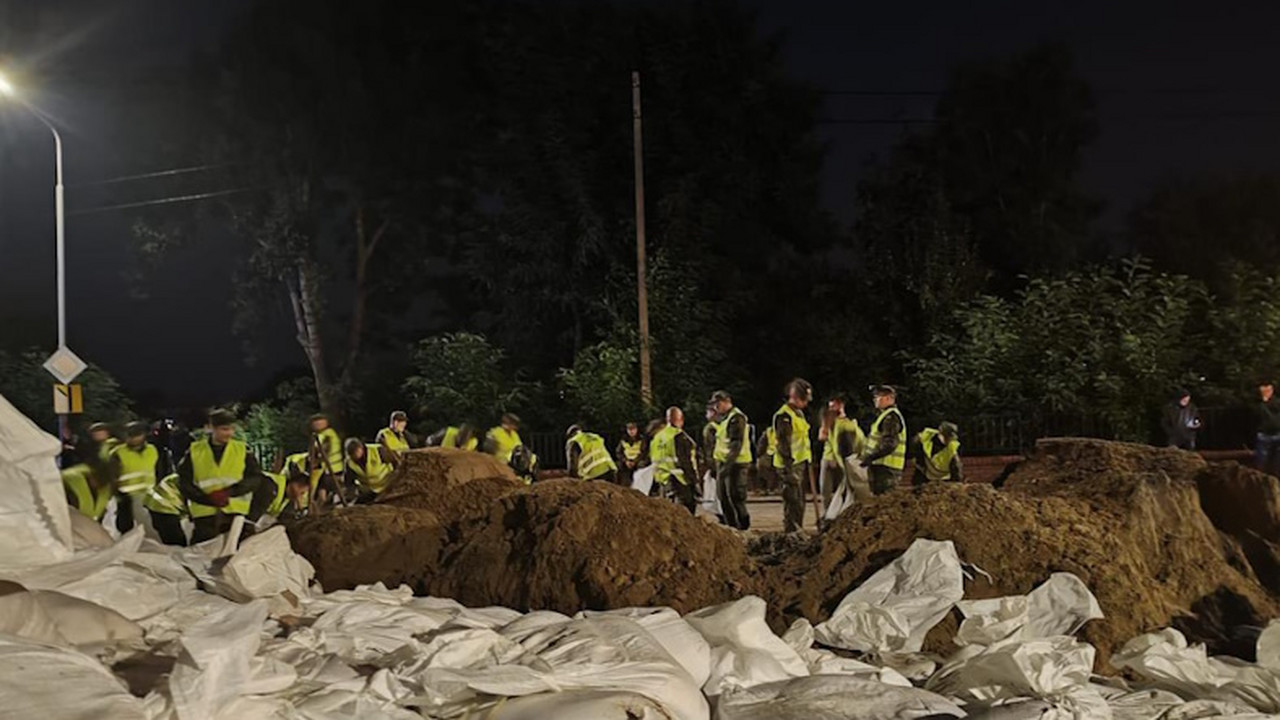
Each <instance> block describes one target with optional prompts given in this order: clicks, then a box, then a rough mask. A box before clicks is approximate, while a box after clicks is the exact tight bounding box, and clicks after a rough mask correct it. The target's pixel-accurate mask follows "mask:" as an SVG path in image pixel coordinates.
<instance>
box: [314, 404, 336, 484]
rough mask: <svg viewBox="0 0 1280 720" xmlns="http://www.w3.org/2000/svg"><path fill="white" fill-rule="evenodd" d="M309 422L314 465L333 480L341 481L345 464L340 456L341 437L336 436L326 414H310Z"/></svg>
mask: <svg viewBox="0 0 1280 720" xmlns="http://www.w3.org/2000/svg"><path fill="white" fill-rule="evenodd" d="M309 422H310V426H311V454H312V456H313V457H314V458H315V460H316V466H317V467H319V468H320V469H321V470H323V471H324V472H326V473H328V474H329V476H330V477H332V478H333V480H334V482H337V483H340V482H342V475H343V466H344V465H345V461H344V459H343V456H342V438H341V437H339V436H338V431H337V430H334V429H333V428H332V427H331V426H330V424H329V416H327V415H322V414H317V415H312V416H311V420H310V421H309Z"/></svg>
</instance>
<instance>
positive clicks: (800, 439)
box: [773, 403, 813, 468]
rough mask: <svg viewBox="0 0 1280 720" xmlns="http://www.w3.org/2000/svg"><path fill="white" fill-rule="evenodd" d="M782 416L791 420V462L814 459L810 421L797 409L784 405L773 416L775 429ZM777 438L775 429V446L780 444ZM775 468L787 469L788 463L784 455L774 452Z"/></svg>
mask: <svg viewBox="0 0 1280 720" xmlns="http://www.w3.org/2000/svg"><path fill="white" fill-rule="evenodd" d="M782 415H786V416H787V417H789V418H791V462H792V463H802V462H809V461H810V460H812V459H813V448H812V447H811V446H810V445H809V421H808V420H806V419H805V417H804V415H802V414H800V413H798V412H796V410H795V408H793V407H791V406H790V405H789V404H786V403H783V405H782V407H780V408H778V412H776V413H774V414H773V423H774V426H775V427H776V426H777V424H778V418H779V417H781V416H782ZM777 438H778V436H777V430H776V429H775V430H774V441H773V442H774V444H775V445H776V444H777V442H778V440H777ZM773 466H774V467H776V468H782V467H786V461H785V460H784V458H783V457H782V453H780V452H774V454H773Z"/></svg>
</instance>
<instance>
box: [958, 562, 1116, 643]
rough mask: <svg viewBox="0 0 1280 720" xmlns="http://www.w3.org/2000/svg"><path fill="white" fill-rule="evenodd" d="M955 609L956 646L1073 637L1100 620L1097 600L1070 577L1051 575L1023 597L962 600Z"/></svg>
mask: <svg viewBox="0 0 1280 720" xmlns="http://www.w3.org/2000/svg"><path fill="white" fill-rule="evenodd" d="M956 607H957V608H958V609H959V610H960V612H961V614H963V615H964V616H965V618H964V622H962V623H961V624H960V630H959V631H958V632H957V633H956V643H957V644H960V645H990V644H992V643H995V642H999V641H1001V640H1006V639H1015V638H1016V639H1025V640H1033V639H1036V638H1048V637H1055V636H1058V635H1073V634H1075V632H1076V631H1077V630H1079V629H1080V628H1081V627H1083V626H1084V624H1085V623H1086V622H1088V621H1090V620H1098V619H1101V618H1102V617H1103V615H1102V608H1101V607H1100V606H1099V605H1098V600H1097V598H1095V597H1094V596H1093V593H1091V592H1089V588H1088V587H1086V586H1085V584H1084V582H1083V581H1081V580H1080V578H1078V577H1076V576H1075V575H1072V574H1071V573H1054V574H1053V575H1050V576H1049V579H1048V580H1046V581H1045V582H1043V583H1041V584H1040V585H1039V586H1038V587H1036V589H1034V590H1032V591H1031V592H1030V593H1029V594H1027V595H1025V596H1023V595H1017V596H1009V597H1002V598H993V599H989V600H965V601H961V602H959V603H957V604H956Z"/></svg>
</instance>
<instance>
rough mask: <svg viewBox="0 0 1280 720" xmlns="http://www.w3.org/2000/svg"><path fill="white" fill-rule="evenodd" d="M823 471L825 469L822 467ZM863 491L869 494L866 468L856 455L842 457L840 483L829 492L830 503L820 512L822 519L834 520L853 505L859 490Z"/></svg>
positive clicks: (869, 486)
mask: <svg viewBox="0 0 1280 720" xmlns="http://www.w3.org/2000/svg"><path fill="white" fill-rule="evenodd" d="M823 471H824V472H826V469H825V467H824V469H823ZM860 490H861V491H863V492H865V494H866V495H870V494H871V485H870V481H868V479H867V469H866V468H864V467H862V464H861V463H859V462H857V457H856V456H853V455H850V456H849V457H847V458H845V459H844V477H842V478H841V479H840V484H839V485H838V486H836V489H835V491H834V492H833V493H832V494H831V503H830V504H829V505H827V509H826V511H825V512H824V513H823V514H822V517H823V519H824V520H835V519H836V518H837V517H839V516H840V513H842V512H844V511H845V510H847V509H849V508H851V507H853V505H854V503H855V502H856V501H857V498H858V495H859V491H860Z"/></svg>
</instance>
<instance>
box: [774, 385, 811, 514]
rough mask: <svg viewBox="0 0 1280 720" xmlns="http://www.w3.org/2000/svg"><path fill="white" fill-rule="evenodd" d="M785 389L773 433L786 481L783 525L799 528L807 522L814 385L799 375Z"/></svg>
mask: <svg viewBox="0 0 1280 720" xmlns="http://www.w3.org/2000/svg"><path fill="white" fill-rule="evenodd" d="M783 392H784V394H785V395H786V398H787V400H786V402H784V403H783V404H782V407H780V408H778V411H777V412H775V413H774V414H773V433H774V435H775V436H776V438H777V444H778V445H777V450H775V451H774V454H773V467H774V470H775V471H776V472H777V473H778V479H779V480H780V481H781V482H782V517H783V528H784V530H785V531H786V532H795V531H797V530H799V529H800V528H801V527H802V526H803V525H804V483H805V480H806V479H807V478H808V475H809V463H810V462H811V461H812V460H813V447H812V446H811V445H810V443H809V420H808V419H807V418H806V417H805V415H804V411H805V408H807V407H809V402H810V401H812V400H813V386H812V385H810V384H809V382H808V381H807V380H803V379H801V378H796V379H794V380H792V381H791V382H789V383H787V386H786V388H785V389H784V391H783Z"/></svg>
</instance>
